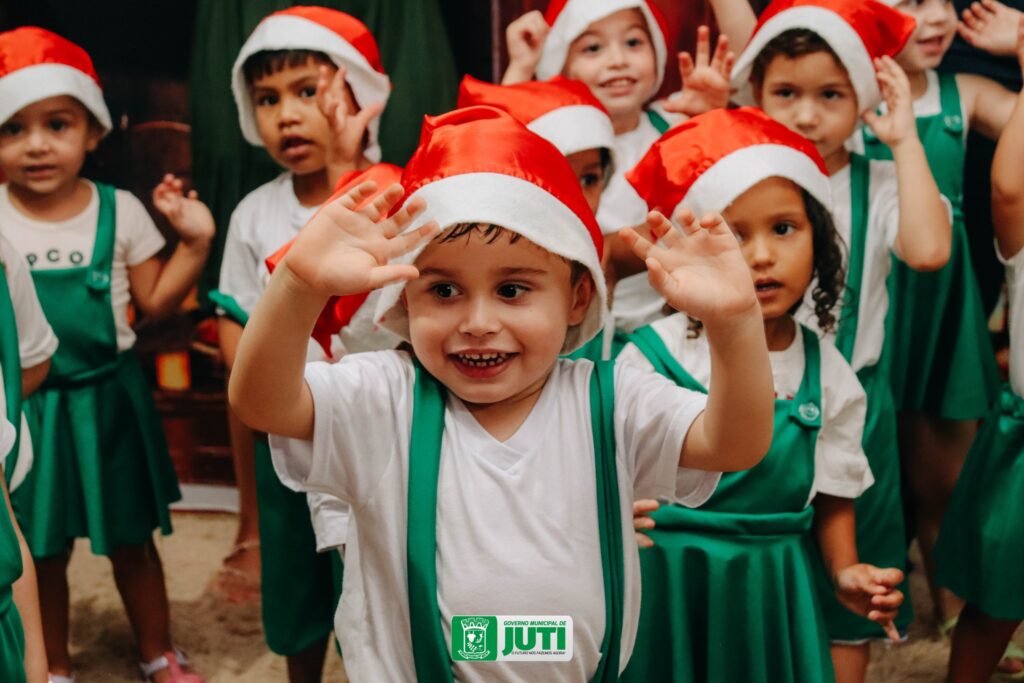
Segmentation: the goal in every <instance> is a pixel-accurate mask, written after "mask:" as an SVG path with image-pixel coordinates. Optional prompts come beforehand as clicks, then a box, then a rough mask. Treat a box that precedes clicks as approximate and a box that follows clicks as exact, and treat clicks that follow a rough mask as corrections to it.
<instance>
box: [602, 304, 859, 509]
mask: <svg viewBox="0 0 1024 683" xmlns="http://www.w3.org/2000/svg"><path fill="white" fill-rule="evenodd" d="M651 327H652V329H654V331H655V332H657V334H658V336H659V337H660V338H661V340H662V341H663V342H664V343H665V347H666V348H667V349H668V351H669V353H670V354H672V357H673V358H675V359H676V360H677V361H678V362H679V364H680V365H682V366H683V368H684V369H685V370H686V371H687V372H688V373H690V375H692V376H693V378H694V379H695V380H697V381H698V382H700V383H701V384H702V385H704V386H705V387H707V386H710V384H711V352H710V350H709V348H708V341H707V335H706V334H701V335H700V336H698V337H695V338H692V339H691V338H690V335H689V329H688V328H689V322H688V319H687V317H686V316H685V315H682V314H679V313H677V314H675V315H672V316H670V317H668V318H663V319H661V320H658V321H657V322H655V323H653V324H652V325H651ZM820 346H821V405H820V406H819V407H820V408H821V428H820V429H819V430H818V439H817V442H816V443H815V447H814V484H813V486H812V487H811V493H810V497H809V498H808V499H807V503H808V504H810V502H811V499H813V498H814V495H815V494H816V493H825V494H828V495H830V496H836V497H839V498H856V497H858V496H859V495H860V494H862V493H863V492H864V491H866V490H867V489H868V487H869V486H871V484H872V483H874V477H873V476H872V474H871V467H870V466H869V465H868V459H867V456H865V455H864V449H863V448H862V447H861V439H862V437H863V434H864V418H865V414H866V410H867V396H866V395H865V394H864V389H863V388H862V387H861V385H860V382H859V381H858V380H857V375H856V373H854V372H853V370H852V369H851V368H850V365H849V364H848V363H847V362H846V360H845V359H844V358H843V356H842V354H840V353H839V351H838V350H836V348H835V347H834V346H833V345H832V344H830V343H828V342H822V343H821V345H820ZM768 357H769V359H770V361H771V364H772V377H773V378H774V380H775V396H776V397H777V398H781V399H787V400H789V399H792V398H793V397H795V396H796V394H797V392H798V391H799V390H800V385H801V383H802V382H803V378H804V368H805V367H806V362H807V361H806V358H805V357H804V338H803V335H802V334H800V332H799V330H797V334H796V335H795V337H794V339H793V343H792V344H790V345H789V348H787V349H785V350H783V351H772V352H770V353H769V354H768ZM616 360H618V361H622V362H625V363H635V364H637V365H639V366H642V367H644V368H646V369H648V370H653V369H654V368H653V367H652V365H651V363H650V361H648V360H647V357H646V356H644V354H643V353H642V352H641V351H640V349H638V348H637V347H636V346H634V345H633V344H627V345H626V347H625V348H623V349H622V353H621V354H619V356H618V358H617V359H616Z"/></svg>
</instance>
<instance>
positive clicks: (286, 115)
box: [278, 97, 301, 124]
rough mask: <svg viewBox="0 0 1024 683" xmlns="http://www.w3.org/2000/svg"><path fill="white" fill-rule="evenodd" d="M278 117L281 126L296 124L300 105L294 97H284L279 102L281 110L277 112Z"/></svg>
mask: <svg viewBox="0 0 1024 683" xmlns="http://www.w3.org/2000/svg"><path fill="white" fill-rule="evenodd" d="M279 111H280V112H281V113H280V116H279V119H278V120H279V121H280V123H282V124H285V123H296V122H297V121H298V120H299V119H300V118H301V116H300V113H299V112H300V105H299V103H298V101H297V100H296V99H295V98H294V97H285V98H282V100H281V108H280V110H279Z"/></svg>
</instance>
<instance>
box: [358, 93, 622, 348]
mask: <svg viewBox="0 0 1024 683" xmlns="http://www.w3.org/2000/svg"><path fill="white" fill-rule="evenodd" d="M402 185H403V186H405V191H406V201H408V200H409V199H410V198H412V197H422V198H423V199H424V200H425V202H426V210H425V211H424V212H423V214H421V215H420V216H418V217H417V218H416V220H415V221H413V223H412V224H411V225H409V226H408V228H407V229H406V231H407V232H408V231H410V230H415V229H417V228H419V227H420V226H422V225H423V224H425V223H427V222H428V221H436V222H437V224H438V225H440V226H441V229H442V230H444V229H447V228H449V227H451V226H453V225H456V224H458V223H487V224H493V225H498V226H501V227H503V228H505V229H507V230H511V231H513V232H515V233H518V234H520V235H522V236H523V237H525V238H526V239H528V240H530V241H531V242H533V243H534V244H536V245H538V246H540V247H542V248H543V249H546V250H547V251H549V252H551V253H553V254H556V255H558V256H561V257H562V258H565V259H569V260H571V261H576V262H578V263H581V264H583V265H584V266H585V267H586V268H587V270H589V271H590V275H591V277H592V278H593V280H594V285H595V293H594V297H593V299H592V300H591V302H590V308H589V309H588V310H587V313H586V316H585V318H584V320H583V322H582V323H581V324H579V325H575V326H573V327H571V328H570V329H569V331H568V334H567V335H566V338H565V344H564V345H563V347H562V350H563V352H564V353H570V352H572V351H574V350H576V349H578V348H579V347H580V346H582V345H583V344H584V343H585V342H587V341H588V340H589V339H590V338H591V337H593V336H594V335H595V334H597V333H598V331H599V330H600V329H601V325H602V317H603V314H604V309H605V306H606V300H607V292H606V290H605V284H604V274H603V273H602V271H601V251H602V249H603V243H602V237H601V230H600V228H598V226H597V221H596V220H595V219H594V214H593V212H591V210H590V207H589V206H587V201H586V199H585V198H584V197H583V191H582V190H581V189H580V184H579V181H578V180H577V179H576V175H575V174H574V173H573V172H572V169H571V168H570V167H569V164H568V163H566V161H565V157H564V156H563V155H562V153H561V152H559V151H558V150H557V149H556V148H555V147H554V145H552V144H551V143H550V142H548V141H547V140H545V139H543V138H542V137H540V136H538V135H536V134H534V133H531V132H530V131H529V130H527V129H526V127H525V126H523V125H522V124H521V123H519V122H518V121H516V120H515V119H514V118H512V116H510V115H509V114H507V113H505V112H504V111H501V110H500V109H495V108H493V107H467V108H465V109H457V110H455V111H453V112H449V113H447V114H442V115H441V116H436V117H429V116H428V117H427V118H426V120H425V122H424V124H423V130H422V133H421V134H420V144H419V147H418V148H417V149H416V152H415V153H414V154H413V156H412V158H411V159H410V160H409V163H408V165H407V166H406V167H405V172H404V173H403V174H402ZM425 246H426V245H421V246H420V247H419V248H417V249H415V250H413V251H412V252H409V253H407V254H405V255H404V256H402V257H400V258H399V259H397V260H396V262H399V263H414V262H415V261H416V258H417V257H418V256H419V254H420V252H422V251H423V248H424V247H425ZM404 286H405V285H404V283H396V284H392V285H389V286H388V287H386V288H384V289H383V290H382V291H381V296H380V301H379V302H378V304H377V320H378V321H379V323H380V324H381V325H382V326H384V327H386V328H388V329H390V330H392V331H393V332H395V333H396V334H398V335H399V336H401V337H402V338H404V339H408V338H409V319H408V315H407V314H406V311H405V309H404V307H403V306H401V305H399V298H400V296H401V294H402V289H403V288H404Z"/></svg>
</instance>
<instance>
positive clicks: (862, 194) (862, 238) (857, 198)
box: [836, 154, 871, 363]
mask: <svg viewBox="0 0 1024 683" xmlns="http://www.w3.org/2000/svg"><path fill="white" fill-rule="evenodd" d="M870 174H871V169H870V166H869V162H868V160H867V158H866V157H863V156H861V155H859V154H851V155H850V245H849V247H850V258H849V261H848V263H847V266H846V268H847V271H846V296H845V301H844V302H843V314H842V316H840V320H839V330H838V332H837V333H836V348H837V349H839V352H840V353H841V354H843V358H845V359H846V362H848V363H850V362H853V346H854V342H855V341H856V339H857V319H858V317H859V316H860V291H861V284H862V283H863V281H864V258H865V256H866V255H865V253H864V252H865V250H866V245H867V237H868V189H869V187H870V182H871V180H870Z"/></svg>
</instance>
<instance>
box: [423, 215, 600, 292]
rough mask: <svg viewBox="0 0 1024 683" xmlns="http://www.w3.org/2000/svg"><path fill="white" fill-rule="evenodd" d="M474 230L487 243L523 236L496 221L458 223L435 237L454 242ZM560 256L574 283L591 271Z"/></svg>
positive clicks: (441, 241) (438, 240)
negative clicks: (503, 238)
mask: <svg viewBox="0 0 1024 683" xmlns="http://www.w3.org/2000/svg"><path fill="white" fill-rule="evenodd" d="M472 232H475V233H478V234H479V235H480V236H481V237H482V238H483V240H484V242H486V243H487V244H493V243H494V242H496V241H497V240H499V239H501V238H502V237H504V236H506V235H507V236H508V241H509V244H515V243H516V242H518V241H519V240H520V239H522V237H523V236H522V235H521V234H519V233H518V232H515V231H514V230H509V229H508V228H505V227H502V226H500V225H495V224H494V223H456V224H455V225H453V226H451V227H449V228H448V229H446V230H442V231H441V234H440V235H438V236H437V237H435V238H434V239H435V240H436V241H437V242H440V243H442V244H444V243H446V242H454V241H455V240H457V239H459V238H460V237H465V236H466V235H469V234H470V233H472ZM537 246H538V248H541V249H543V247H540V245H537ZM559 258H560V259H562V260H563V261H565V262H566V263H568V264H569V269H570V273H571V275H570V281H571V282H572V283H573V284H576V283H577V282H579V280H580V278H581V277H583V276H584V275H585V274H587V273H589V272H590V269H589V268H587V267H586V266H585V265H583V264H582V263H580V262H579V261H574V260H572V259H567V258H565V257H564V256H559Z"/></svg>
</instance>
